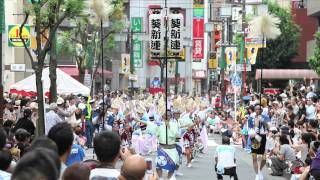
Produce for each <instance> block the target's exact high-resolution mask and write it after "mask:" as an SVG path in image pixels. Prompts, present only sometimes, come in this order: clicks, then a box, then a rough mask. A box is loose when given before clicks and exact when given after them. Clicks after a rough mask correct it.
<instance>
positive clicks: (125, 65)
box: [120, 54, 130, 74]
mask: <svg viewBox="0 0 320 180" xmlns="http://www.w3.org/2000/svg"><path fill="white" fill-rule="evenodd" d="M120 73H122V74H129V73H130V54H121V69H120Z"/></svg>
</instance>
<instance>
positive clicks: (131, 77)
mask: <svg viewBox="0 0 320 180" xmlns="http://www.w3.org/2000/svg"><path fill="white" fill-rule="evenodd" d="M129 80H130V81H138V75H136V74H129Z"/></svg>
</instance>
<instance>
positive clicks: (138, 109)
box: [137, 107, 145, 114]
mask: <svg viewBox="0 0 320 180" xmlns="http://www.w3.org/2000/svg"><path fill="white" fill-rule="evenodd" d="M137 113H139V114H144V113H145V109H144V108H142V107H138V108H137Z"/></svg>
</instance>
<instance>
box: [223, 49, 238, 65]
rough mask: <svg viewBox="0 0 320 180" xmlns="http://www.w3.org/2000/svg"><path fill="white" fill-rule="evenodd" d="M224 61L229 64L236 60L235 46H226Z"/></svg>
mask: <svg viewBox="0 0 320 180" xmlns="http://www.w3.org/2000/svg"><path fill="white" fill-rule="evenodd" d="M225 54H226V62H227V65H231V64H232V63H234V62H235V61H236V60H237V48H236V47H226V50H225Z"/></svg>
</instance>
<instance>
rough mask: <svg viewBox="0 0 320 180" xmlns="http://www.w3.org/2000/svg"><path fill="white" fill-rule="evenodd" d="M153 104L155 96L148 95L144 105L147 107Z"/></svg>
mask: <svg viewBox="0 0 320 180" xmlns="http://www.w3.org/2000/svg"><path fill="white" fill-rule="evenodd" d="M152 105H153V98H152V96H151V95H149V96H148V98H147V99H146V100H145V101H144V106H145V107H146V108H150V107H151V106H152Z"/></svg>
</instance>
